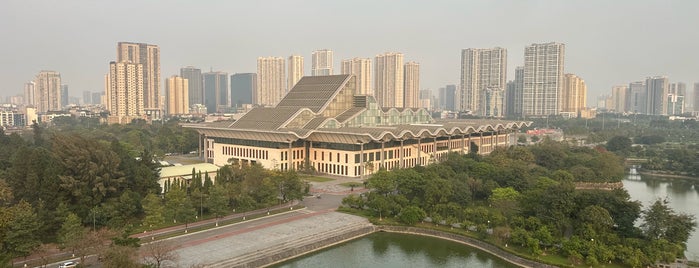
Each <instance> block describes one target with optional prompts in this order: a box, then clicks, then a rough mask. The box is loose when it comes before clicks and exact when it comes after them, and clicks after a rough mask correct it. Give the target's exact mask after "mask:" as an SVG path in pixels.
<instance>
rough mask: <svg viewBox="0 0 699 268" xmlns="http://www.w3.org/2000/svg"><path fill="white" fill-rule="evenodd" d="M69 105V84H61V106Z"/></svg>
mask: <svg viewBox="0 0 699 268" xmlns="http://www.w3.org/2000/svg"><path fill="white" fill-rule="evenodd" d="M66 106H68V85H61V108H62V107H66Z"/></svg>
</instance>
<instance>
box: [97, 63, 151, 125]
mask: <svg viewBox="0 0 699 268" xmlns="http://www.w3.org/2000/svg"><path fill="white" fill-rule="evenodd" d="M108 81H109V82H108V85H109V88H108V89H107V91H106V98H107V107H106V108H107V110H108V111H109V117H108V120H107V121H108V123H110V124H128V123H131V121H132V120H134V119H145V116H146V113H145V107H144V105H145V102H144V101H143V98H144V94H143V85H144V83H143V64H136V63H129V62H110V63H109V76H108Z"/></svg>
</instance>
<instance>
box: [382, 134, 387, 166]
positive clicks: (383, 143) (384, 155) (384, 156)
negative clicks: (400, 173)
mask: <svg viewBox="0 0 699 268" xmlns="http://www.w3.org/2000/svg"><path fill="white" fill-rule="evenodd" d="M385 146H386V141H384V140H381V167H382V168H386V165H385V164H384V163H385V162H384V160H386V152H385V151H384V147H385Z"/></svg>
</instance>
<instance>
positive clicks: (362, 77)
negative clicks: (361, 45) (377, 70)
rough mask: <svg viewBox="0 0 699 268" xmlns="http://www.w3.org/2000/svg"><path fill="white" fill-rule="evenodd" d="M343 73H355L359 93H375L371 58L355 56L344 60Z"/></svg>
mask: <svg viewBox="0 0 699 268" xmlns="http://www.w3.org/2000/svg"><path fill="white" fill-rule="evenodd" d="M341 71H342V74H353V75H354V77H356V78H357V94H360V95H371V96H373V95H374V90H373V88H372V84H371V59H368V58H366V59H363V58H354V59H348V60H343V61H342V66H341Z"/></svg>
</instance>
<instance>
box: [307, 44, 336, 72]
mask: <svg viewBox="0 0 699 268" xmlns="http://www.w3.org/2000/svg"><path fill="white" fill-rule="evenodd" d="M312 60H313V64H312V65H311V75H313V76H319V75H332V74H333V51H332V50H329V49H321V50H316V51H313V59H312Z"/></svg>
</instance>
